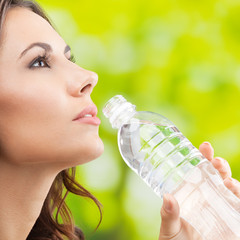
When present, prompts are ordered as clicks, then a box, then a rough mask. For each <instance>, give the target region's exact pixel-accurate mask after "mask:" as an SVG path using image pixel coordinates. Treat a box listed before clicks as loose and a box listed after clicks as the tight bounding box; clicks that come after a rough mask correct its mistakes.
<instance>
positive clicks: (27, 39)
mask: <svg viewBox="0 0 240 240" xmlns="http://www.w3.org/2000/svg"><path fill="white" fill-rule="evenodd" d="M33 42H46V43H48V44H50V45H52V46H56V47H57V45H62V44H64V41H63V39H62V38H61V37H60V36H59V35H58V33H57V32H56V31H55V30H54V29H53V27H52V26H51V25H50V24H49V23H48V22H47V21H46V20H45V19H44V18H42V17H41V16H39V15H37V14H35V13H34V12H32V11H31V10H28V9H26V8H20V7H16V8H12V9H10V10H9V11H8V13H7V15H6V19H5V22H4V25H3V29H2V32H1V54H3V53H4V52H6V51H9V50H11V52H14V50H15V54H19V53H20V52H22V51H23V50H24V49H25V48H26V47H28V46H29V45H30V44H32V43H33ZM64 45H65V44H64Z"/></svg>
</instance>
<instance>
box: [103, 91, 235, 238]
mask: <svg viewBox="0 0 240 240" xmlns="http://www.w3.org/2000/svg"><path fill="white" fill-rule="evenodd" d="M103 113H104V115H105V116H106V117H107V118H109V121H110V123H111V125H112V127H113V128H117V129H118V146H119V150H120V153H121V155H122V158H123V159H124V161H125V162H126V163H127V165H128V166H129V167H130V168H131V169H132V170H133V171H135V172H136V173H137V174H138V175H139V176H140V177H141V178H142V179H143V180H144V181H145V182H146V183H147V184H148V185H149V186H150V187H151V188H152V189H153V190H154V192H155V193H156V194H157V195H158V196H159V197H160V198H162V197H163V194H165V193H171V194H173V195H174V196H175V198H176V199H177V201H178V203H179V205H180V215H181V217H182V218H183V219H185V220H186V221H187V222H188V223H190V224H191V225H192V226H193V227H194V228H195V230H196V231H197V232H198V233H199V234H200V235H201V237H202V239H205V240H239V239H240V200H239V199H238V198H237V197H236V196H235V195H234V194H233V193H232V192H231V191H230V190H228V189H227V188H226V187H225V185H224V183H223V180H222V178H221V176H220V175H219V173H218V171H217V170H216V169H215V168H214V167H213V166H212V164H211V163H210V162H209V161H208V160H207V159H206V158H205V157H204V156H203V155H202V154H201V153H200V152H199V150H198V149H197V148H195V147H194V146H193V145H192V144H191V142H190V141H189V140H188V139H187V138H186V137H184V136H183V134H182V133H181V132H180V131H179V130H178V129H177V127H176V126H175V125H174V124H173V123H172V122H171V121H169V120H168V119H167V118H165V117H163V116H161V115H159V114H157V113H153V112H137V111H136V110H135V106H134V105H132V104H131V103H129V102H127V101H126V100H125V98H123V97H122V96H120V95H117V96H115V97H113V98H111V99H110V100H109V101H108V102H107V104H106V105H105V107H104V109H103Z"/></svg>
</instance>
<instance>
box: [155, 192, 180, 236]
mask: <svg viewBox="0 0 240 240" xmlns="http://www.w3.org/2000/svg"><path fill="white" fill-rule="evenodd" d="M179 214H180V211H179V205H178V202H177V200H176V199H175V198H174V197H173V196H172V195H170V194H165V195H164V196H163V206H162V209H161V217H162V223H161V229H160V237H159V240H164V239H165V240H166V239H171V238H173V237H174V236H176V235H177V234H178V233H179V232H180V229H181V221H180V216H179Z"/></svg>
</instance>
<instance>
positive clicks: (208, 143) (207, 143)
mask: <svg viewBox="0 0 240 240" xmlns="http://www.w3.org/2000/svg"><path fill="white" fill-rule="evenodd" d="M203 144H206V145H209V146H211V143H210V142H203Z"/></svg>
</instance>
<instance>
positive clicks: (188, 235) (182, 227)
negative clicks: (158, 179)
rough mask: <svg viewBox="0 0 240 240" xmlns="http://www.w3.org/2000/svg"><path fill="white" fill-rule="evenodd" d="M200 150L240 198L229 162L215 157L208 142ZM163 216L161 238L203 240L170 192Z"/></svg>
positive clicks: (237, 184)
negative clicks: (182, 214)
mask: <svg viewBox="0 0 240 240" xmlns="http://www.w3.org/2000/svg"><path fill="white" fill-rule="evenodd" d="M199 150H200V151H201V153H202V154H203V155H204V156H205V157H206V158H207V159H208V160H209V161H210V162H211V163H212V164H213V166H214V167H215V168H216V169H217V170H218V171H219V173H220V175H221V176H222V178H223V180H224V184H225V186H226V187H227V188H228V189H229V190H231V191H232V192H233V193H234V194H235V195H236V196H237V197H238V198H240V183H239V181H237V180H236V179H233V178H232V173H231V168H230V166H229V164H228V162H227V161H226V160H225V159H223V158H220V157H214V150H213V148H212V146H211V144H210V143H208V142H204V143H202V144H201V145H200V147H199ZM161 217H162V223H161V229H160V236H159V240H202V238H201V237H200V236H199V234H198V233H197V232H196V231H195V230H194V229H193V228H192V227H191V226H190V225H189V224H188V223H187V222H186V221H184V220H183V219H182V218H180V216H179V206H178V203H177V201H176V199H175V198H174V197H173V196H172V195H170V194H166V195H165V196H164V201H163V207H162V209H161ZM213 240H217V239H213Z"/></svg>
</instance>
